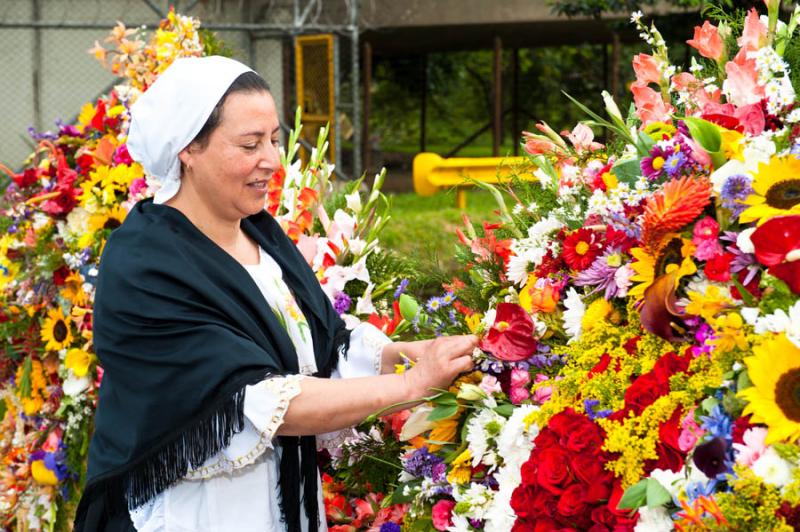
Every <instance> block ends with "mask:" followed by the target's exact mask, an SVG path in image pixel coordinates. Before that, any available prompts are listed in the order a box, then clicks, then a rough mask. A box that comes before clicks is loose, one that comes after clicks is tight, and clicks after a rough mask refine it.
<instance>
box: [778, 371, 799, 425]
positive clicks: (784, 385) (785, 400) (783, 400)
mask: <svg viewBox="0 0 800 532" xmlns="http://www.w3.org/2000/svg"><path fill="white" fill-rule="evenodd" d="M775 403H777V405H778V407H779V408H780V409H781V411H782V412H783V415H785V416H786V417H787V418H789V419H791V420H792V421H800V368H794V369H792V370H789V371H787V372H786V373H784V374H783V375H781V378H780V379H778V383H777V384H776V385H775Z"/></svg>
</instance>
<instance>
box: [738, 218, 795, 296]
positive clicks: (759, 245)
mask: <svg viewBox="0 0 800 532" xmlns="http://www.w3.org/2000/svg"><path fill="white" fill-rule="evenodd" d="M750 240H751V241H752V242H753V246H754V247H755V250H756V258H757V259H758V262H760V263H761V264H763V265H764V266H768V267H769V269H768V270H767V271H768V272H769V273H770V274H772V275H774V276H775V277H777V278H778V279H780V280H782V281H784V282H785V283H786V284H788V285H789V288H791V289H792V292H794V293H795V294H800V215H794V216H781V217H777V218H772V219H770V220H768V221H766V222H764V223H763V224H762V225H761V226H760V227H759V228H758V229H756V230H755V232H754V233H753V234H752V235H750Z"/></svg>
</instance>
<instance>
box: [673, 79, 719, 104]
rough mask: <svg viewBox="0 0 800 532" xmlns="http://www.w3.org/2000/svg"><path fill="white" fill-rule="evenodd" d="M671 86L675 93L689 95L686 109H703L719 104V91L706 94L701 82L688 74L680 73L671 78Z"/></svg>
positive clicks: (706, 91)
mask: <svg viewBox="0 0 800 532" xmlns="http://www.w3.org/2000/svg"><path fill="white" fill-rule="evenodd" d="M672 86H673V87H674V89H675V90H676V91H679V92H688V93H689V95H690V100H689V101H688V102H687V107H689V106H690V107H693V108H695V109H703V108H705V107H706V106H708V105H713V104H715V103H717V102H719V97H720V90H719V89H716V90H715V91H714V92H708V90H707V89H706V87H705V86H704V85H703V82H702V81H700V80H699V79H697V78H696V77H694V75H693V74H691V73H689V72H681V73H680V74H675V75H674V76H672ZM691 110H694V109H691Z"/></svg>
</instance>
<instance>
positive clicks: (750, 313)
mask: <svg viewBox="0 0 800 532" xmlns="http://www.w3.org/2000/svg"><path fill="white" fill-rule="evenodd" d="M739 313H740V314H741V315H742V319H744V322H745V323H746V324H748V325H752V326H755V324H756V320H757V319H758V307H742V309H741V310H740V311H739Z"/></svg>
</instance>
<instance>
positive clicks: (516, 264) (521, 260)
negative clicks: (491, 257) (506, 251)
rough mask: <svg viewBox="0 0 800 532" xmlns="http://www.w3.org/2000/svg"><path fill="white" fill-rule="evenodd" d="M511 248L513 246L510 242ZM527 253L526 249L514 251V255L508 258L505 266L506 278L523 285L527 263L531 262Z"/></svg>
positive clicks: (526, 272)
mask: <svg viewBox="0 0 800 532" xmlns="http://www.w3.org/2000/svg"><path fill="white" fill-rule="evenodd" d="M513 248H514V246H513V244H512V249H513ZM528 255H529V253H528V252H527V251H526V252H523V253H521V254H517V253H516V252H515V253H514V255H512V256H511V257H509V259H508V266H506V274H508V279H509V280H510V281H512V282H514V283H516V284H517V285H519V286H522V285H524V284H525V282H526V281H527V280H528V265H529V264H531V260H530V258H529V256H528Z"/></svg>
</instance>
